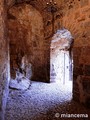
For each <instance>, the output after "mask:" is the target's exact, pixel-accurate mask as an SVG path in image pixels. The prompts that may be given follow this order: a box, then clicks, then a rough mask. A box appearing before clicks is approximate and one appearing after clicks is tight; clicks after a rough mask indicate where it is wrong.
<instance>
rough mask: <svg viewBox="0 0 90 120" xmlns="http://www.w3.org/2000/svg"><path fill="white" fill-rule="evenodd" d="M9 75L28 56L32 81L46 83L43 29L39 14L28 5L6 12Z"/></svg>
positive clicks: (13, 72)
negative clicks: (8, 40)
mask: <svg viewBox="0 0 90 120" xmlns="http://www.w3.org/2000/svg"><path fill="white" fill-rule="evenodd" d="M8 28H9V38H10V64H11V75H12V77H15V69H17V68H20V64H21V59H22V57H23V56H24V55H27V56H28V60H29V62H30V63H31V64H32V75H33V76H32V80H37V81H46V82H47V81H48V80H49V79H47V71H46V68H47V67H45V66H47V64H46V60H45V58H46V57H45V54H46V51H45V49H44V41H45V40H44V28H43V19H42V16H41V14H40V13H39V12H38V11H37V10H36V9H35V8H34V7H32V6H31V5H29V4H24V3H23V4H20V5H15V6H13V7H12V8H11V9H10V10H9V12H8Z"/></svg>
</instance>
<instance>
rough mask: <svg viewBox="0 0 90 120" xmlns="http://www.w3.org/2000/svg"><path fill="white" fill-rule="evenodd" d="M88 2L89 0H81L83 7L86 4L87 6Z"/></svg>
mask: <svg viewBox="0 0 90 120" xmlns="http://www.w3.org/2000/svg"><path fill="white" fill-rule="evenodd" d="M88 4H89V0H81V1H80V5H81V7H85V6H87V5H88Z"/></svg>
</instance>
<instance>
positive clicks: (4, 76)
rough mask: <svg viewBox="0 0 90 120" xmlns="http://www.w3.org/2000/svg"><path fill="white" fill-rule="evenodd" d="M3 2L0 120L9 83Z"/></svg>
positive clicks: (1, 0)
mask: <svg viewBox="0 0 90 120" xmlns="http://www.w3.org/2000/svg"><path fill="white" fill-rule="evenodd" d="M5 8H6V6H5V2H4V0H0V120H4V114H5V108H6V101H7V96H8V83H9V79H10V76H9V72H10V71H9V60H8V59H9V55H8V49H9V47H8V39H7V38H6V37H7V30H6V25H5V23H6V10H5Z"/></svg>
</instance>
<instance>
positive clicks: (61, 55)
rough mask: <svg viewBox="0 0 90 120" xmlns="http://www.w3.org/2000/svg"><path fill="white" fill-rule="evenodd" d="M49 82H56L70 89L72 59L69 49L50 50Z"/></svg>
mask: <svg viewBox="0 0 90 120" xmlns="http://www.w3.org/2000/svg"><path fill="white" fill-rule="evenodd" d="M50 74H51V82H52V81H53V82H58V83H60V84H62V85H64V86H66V87H68V89H69V90H71V91H72V81H73V80H72V79H73V77H72V76H73V71H72V60H71V57H70V54H69V51H65V50H54V49H52V51H51V70H50Z"/></svg>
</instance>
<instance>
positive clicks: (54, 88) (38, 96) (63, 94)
mask: <svg viewBox="0 0 90 120" xmlns="http://www.w3.org/2000/svg"><path fill="white" fill-rule="evenodd" d="M70 84H71V83H70ZM70 84H68V85H61V84H60V83H59V82H56V83H55V82H52V83H41V82H32V84H31V86H30V88H29V89H28V90H26V91H19V90H10V93H9V96H8V102H7V108H6V115H5V120H90V109H87V108H85V107H84V106H83V105H81V104H79V103H77V102H75V101H73V100H72V90H71V87H70V86H71V85H70ZM61 114H88V118H73V117H71V118H68V117H66V118H63V117H61Z"/></svg>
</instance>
